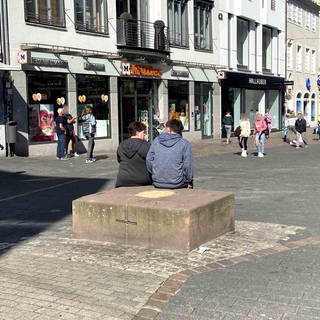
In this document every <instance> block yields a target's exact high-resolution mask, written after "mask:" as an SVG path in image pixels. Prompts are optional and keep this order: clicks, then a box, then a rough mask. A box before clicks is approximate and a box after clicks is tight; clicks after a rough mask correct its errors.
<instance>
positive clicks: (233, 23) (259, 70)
mask: <svg viewBox="0 0 320 320" xmlns="http://www.w3.org/2000/svg"><path fill="white" fill-rule="evenodd" d="M217 4H218V11H219V13H218V15H217V17H218V20H217V21H216V23H215V24H216V30H217V33H216V35H217V43H219V45H218V47H219V58H218V62H217V64H218V65H220V66H221V67H220V69H221V70H223V71H224V72H221V73H220V76H221V81H220V84H221V109H222V113H224V112H225V111H227V110H230V111H232V113H233V115H234V119H235V123H238V121H239V118H240V114H241V113H246V114H247V116H248V117H250V120H251V122H253V121H254V118H255V114H256V113H257V112H260V113H262V114H264V113H265V108H266V107H268V108H269V109H270V113H271V115H272V116H273V123H272V125H273V128H274V129H280V127H281V121H280V120H281V113H282V105H283V88H284V87H283V82H284V77H285V1H284V0H264V1H263V0H262V1H250V0H246V1H232V0H230V1H219V2H217Z"/></svg>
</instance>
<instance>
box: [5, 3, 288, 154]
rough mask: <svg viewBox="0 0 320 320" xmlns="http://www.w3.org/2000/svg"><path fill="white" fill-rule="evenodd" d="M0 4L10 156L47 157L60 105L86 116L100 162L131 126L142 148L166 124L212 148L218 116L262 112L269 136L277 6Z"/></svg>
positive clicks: (280, 29) (275, 95) (277, 103)
mask: <svg viewBox="0 0 320 320" xmlns="http://www.w3.org/2000/svg"><path fill="white" fill-rule="evenodd" d="M3 2H4V3H5V4H6V6H7V9H6V10H7V12H2V13H3V17H2V18H3V19H4V20H6V21H7V26H8V30H5V29H2V30H1V31H2V32H3V33H4V35H6V37H7V38H8V42H7V43H8V46H9V47H8V50H7V52H8V54H7V55H8V57H7V58H8V61H9V62H8V63H10V66H12V67H13V69H14V68H16V69H18V70H17V71H11V77H10V79H11V80H13V81H14V82H13V102H12V106H11V105H9V104H8V105H2V106H1V103H0V109H1V108H2V109H1V110H0V111H1V112H2V113H3V114H5V115H7V114H8V115H9V117H7V119H10V120H11V118H12V119H13V120H16V121H17V122H18V140H17V146H16V151H17V154H19V155H37V154H52V155H54V153H55V148H56V143H55V134H54V124H53V119H54V117H55V116H56V110H57V108H58V107H59V106H62V105H64V104H65V105H68V106H69V110H70V113H71V114H73V115H75V114H78V115H79V114H80V113H81V111H82V109H83V107H84V106H86V105H91V106H93V108H94V112H95V115H96V118H97V120H98V127H97V139H96V148H97V149H100V150H104V151H106V152H108V151H111V150H115V149H116V147H117V146H118V143H119V141H121V140H123V139H124V138H126V137H127V125H128V124H129V123H130V122H131V121H133V120H140V121H144V122H145V123H146V124H147V125H148V128H149V129H148V130H149V137H150V139H151V138H152V136H153V135H154V134H155V130H154V126H155V125H157V123H158V122H159V121H160V122H165V121H166V120H167V119H168V118H170V117H177V118H179V119H180V120H181V121H182V122H183V123H184V127H185V130H184V137H186V138H187V139H189V140H200V139H203V138H212V137H213V138H219V137H220V129H221V112H222V113H223V112H225V110H226V109H229V108H230V109H232V111H233V114H234V117H235V121H238V119H239V115H240V113H241V112H247V113H250V112H251V113H255V112H256V111H258V110H259V111H263V112H264V107H265V106H266V105H268V106H269V107H270V108H271V113H272V115H273V117H274V123H273V124H274V128H279V127H280V120H279V119H280V113H281V101H282V88H283V78H284V74H285V66H284V59H285V57H284V52H285V50H284V48H285V40H284V39H285V32H284V30H285V18H284V17H285V1H282V0H277V1H275V0H272V1H271V0H268V1H267V0H265V1H249V0H243V1H233V0H231V1H213V0H168V1H157V0H137V1H130V0H117V1H111V0H109V1H108V0H47V1H42V0H24V1H21V0H10V1H8V0H6V1H3ZM23 4H24V6H23ZM11 69H12V68H11ZM220 69H221V70H223V71H224V72H223V73H222V75H223V78H224V79H221V80H219V79H218V78H217V71H219V70H220ZM219 74H220V73H219ZM220 75H221V74H220ZM0 102H1V101H0ZM7 111H10V112H7ZM11 111H12V113H11ZM1 112H0V114H1ZM11 114H12V116H11ZM4 118H6V116H5V117H4ZM0 120H1V119H0ZM76 130H77V133H78V135H79V136H80V137H81V128H80V127H79V128H77V129H76Z"/></svg>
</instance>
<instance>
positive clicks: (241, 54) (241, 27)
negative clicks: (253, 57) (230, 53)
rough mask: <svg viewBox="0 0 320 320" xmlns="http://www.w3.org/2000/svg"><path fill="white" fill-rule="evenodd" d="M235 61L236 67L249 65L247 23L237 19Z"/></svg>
mask: <svg viewBox="0 0 320 320" xmlns="http://www.w3.org/2000/svg"><path fill="white" fill-rule="evenodd" d="M237 61H238V67H240V68H246V69H247V68H248V65H249V21H247V20H244V19H240V18H238V19H237Z"/></svg>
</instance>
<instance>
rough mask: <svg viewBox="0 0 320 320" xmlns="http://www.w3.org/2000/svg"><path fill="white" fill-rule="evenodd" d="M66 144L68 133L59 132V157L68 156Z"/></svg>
mask: <svg viewBox="0 0 320 320" xmlns="http://www.w3.org/2000/svg"><path fill="white" fill-rule="evenodd" d="M65 146H66V135H65V134H59V135H58V143H57V158H63V157H65V156H66V154H65V152H64V150H65Z"/></svg>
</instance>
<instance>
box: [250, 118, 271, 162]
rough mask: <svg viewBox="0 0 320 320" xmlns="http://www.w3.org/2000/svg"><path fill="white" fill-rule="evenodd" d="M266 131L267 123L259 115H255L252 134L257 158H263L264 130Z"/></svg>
mask: <svg viewBox="0 0 320 320" xmlns="http://www.w3.org/2000/svg"><path fill="white" fill-rule="evenodd" d="M266 129H268V126H267V123H266V121H265V119H264V117H263V116H262V114H261V113H257V116H256V121H255V123H254V128H253V133H254V135H255V144H256V147H257V152H258V157H259V158H262V157H264V144H265V139H266V135H265V130H266Z"/></svg>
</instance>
